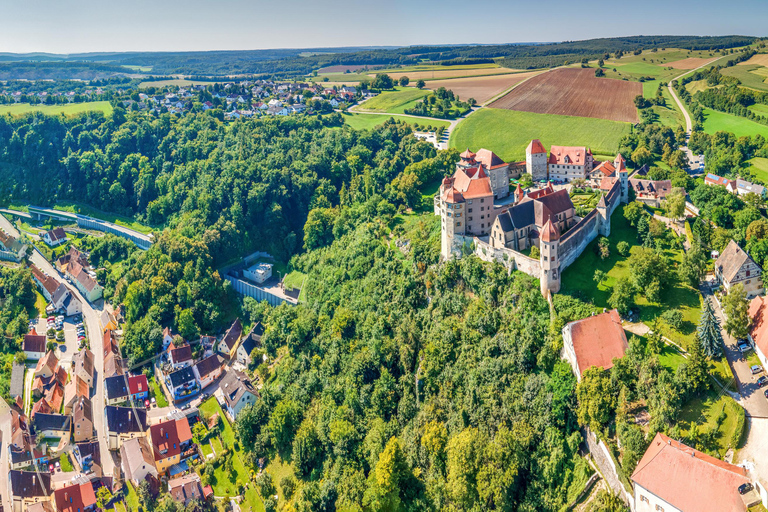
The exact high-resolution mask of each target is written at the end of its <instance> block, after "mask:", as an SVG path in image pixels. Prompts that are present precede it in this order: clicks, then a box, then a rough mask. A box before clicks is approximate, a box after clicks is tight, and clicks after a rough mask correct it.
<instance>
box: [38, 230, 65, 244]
mask: <svg viewBox="0 0 768 512" xmlns="http://www.w3.org/2000/svg"><path fill="white" fill-rule="evenodd" d="M66 241H67V234H66V233H65V232H64V229H63V228H54V229H51V230H50V231H46V232H45V233H43V242H45V243H46V245H48V246H49V247H58V246H59V245H61V244H63V243H64V242H66Z"/></svg>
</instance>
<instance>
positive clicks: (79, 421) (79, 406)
mask: <svg viewBox="0 0 768 512" xmlns="http://www.w3.org/2000/svg"><path fill="white" fill-rule="evenodd" d="M72 418H73V421H74V425H73V429H72V435H73V437H74V439H75V442H76V443H82V442H84V441H90V440H91V439H93V437H94V436H93V433H94V432H93V405H92V403H91V400H90V399H89V398H87V397H80V399H79V400H78V401H77V402H76V403H75V406H74V407H73V408H72Z"/></svg>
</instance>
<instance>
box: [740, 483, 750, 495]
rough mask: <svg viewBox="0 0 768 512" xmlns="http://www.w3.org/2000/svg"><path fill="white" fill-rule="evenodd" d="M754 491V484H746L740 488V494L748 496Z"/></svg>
mask: <svg viewBox="0 0 768 512" xmlns="http://www.w3.org/2000/svg"><path fill="white" fill-rule="evenodd" d="M751 490H752V484H750V483H746V484H741V485H740V486H739V494H747V493H748V492H749V491H751Z"/></svg>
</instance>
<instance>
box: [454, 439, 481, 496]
mask: <svg viewBox="0 0 768 512" xmlns="http://www.w3.org/2000/svg"><path fill="white" fill-rule="evenodd" d="M481 439H482V437H481V434H480V432H479V431H478V430H477V429H476V428H465V429H464V430H462V431H461V432H459V433H458V434H456V435H455V436H453V437H451V438H450V439H449V440H448V449H447V452H448V479H447V481H446V490H447V491H448V495H449V496H450V498H451V500H452V501H453V502H455V503H456V504H457V505H459V506H460V507H463V508H471V507H472V506H473V504H474V503H477V501H478V499H479V496H478V493H477V476H478V472H479V469H480V468H479V463H480V451H481V449H482V441H481Z"/></svg>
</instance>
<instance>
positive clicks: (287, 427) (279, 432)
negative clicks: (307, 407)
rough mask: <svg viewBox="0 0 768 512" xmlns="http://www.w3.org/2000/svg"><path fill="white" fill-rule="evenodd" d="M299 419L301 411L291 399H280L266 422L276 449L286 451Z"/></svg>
mask: <svg viewBox="0 0 768 512" xmlns="http://www.w3.org/2000/svg"><path fill="white" fill-rule="evenodd" d="M300 419H301V411H300V409H299V407H298V405H297V404H296V403H295V402H293V401H292V400H281V401H280V402H279V403H278V404H277V406H275V409H274V410H273V411H272V415H271V416H270V418H269V423H268V424H267V430H268V432H269V433H270V435H271V436H272V441H273V443H274V445H275V447H277V449H278V450H281V451H284V452H285V451H287V450H288V449H289V448H290V447H291V443H292V442H293V435H294V433H295V432H296V427H297V426H298V424H299V421H300Z"/></svg>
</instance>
